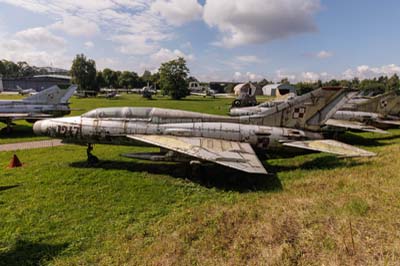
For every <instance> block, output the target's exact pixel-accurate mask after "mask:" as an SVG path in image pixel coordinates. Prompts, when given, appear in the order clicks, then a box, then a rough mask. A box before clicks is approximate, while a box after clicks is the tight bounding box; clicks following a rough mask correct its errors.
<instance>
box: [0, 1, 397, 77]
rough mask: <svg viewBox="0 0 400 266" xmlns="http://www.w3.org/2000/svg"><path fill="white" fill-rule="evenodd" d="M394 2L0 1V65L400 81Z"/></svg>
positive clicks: (209, 74)
mask: <svg viewBox="0 0 400 266" xmlns="http://www.w3.org/2000/svg"><path fill="white" fill-rule="evenodd" d="M399 20H400V1H396V0H382V1H376V0H321V1H320V0H199V1H197V0H52V1H50V0H0V37H1V41H0V58H4V59H8V60H13V61H27V62H28V63H30V64H32V65H37V66H54V67H62V68H66V69H69V67H70V66H71V61H72V59H73V57H74V56H75V55H76V54H77V53H84V54H85V55H86V56H88V57H89V58H92V59H95V60H96V63H97V67H98V69H103V68H105V67H109V68H112V69H116V70H131V71H135V72H138V73H139V74H141V73H143V71H144V70H145V69H148V70H150V71H154V70H155V69H157V68H158V67H159V65H160V63H161V62H164V61H168V60H171V59H173V58H175V57H177V56H183V57H185V58H186V60H187V61H188V65H189V68H190V70H191V74H192V75H194V76H196V77H197V78H199V79H200V80H202V81H212V80H214V81H216V80H219V81H221V80H225V81H231V80H235V81H247V80H259V79H260V78H261V77H265V78H267V79H270V80H271V79H273V80H280V79H281V78H283V77H287V78H289V79H291V80H292V81H299V80H310V81H311V80H316V79H322V80H326V79H331V78H337V79H342V78H346V79H351V78H353V77H354V76H357V77H359V78H370V77H373V76H379V75H392V74H394V73H398V74H399V73H400V67H399V65H400V52H399V48H400V34H399V28H398V27H399V26H398V25H399Z"/></svg>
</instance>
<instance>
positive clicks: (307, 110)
mask: <svg viewBox="0 0 400 266" xmlns="http://www.w3.org/2000/svg"><path fill="white" fill-rule="evenodd" d="M347 94H348V90H347V89H345V88H342V87H324V88H320V89H317V90H314V91H312V92H309V93H307V94H304V95H301V96H298V97H296V98H294V99H292V100H289V101H287V102H284V103H282V104H279V105H277V106H276V107H273V108H271V109H269V110H267V111H265V112H263V113H261V114H258V115H254V116H251V117H250V119H251V120H253V119H258V120H259V121H258V124H263V125H269V126H278V127H289V128H299V129H305V130H311V131H319V130H320V129H321V126H323V124H324V123H325V122H326V121H327V120H328V119H329V118H330V117H331V116H332V115H333V114H334V113H335V112H336V111H337V110H338V109H339V108H340V107H341V106H342V105H343V104H344V103H345V102H346V101H347V100H348V97H350V96H347ZM260 120H261V121H260Z"/></svg>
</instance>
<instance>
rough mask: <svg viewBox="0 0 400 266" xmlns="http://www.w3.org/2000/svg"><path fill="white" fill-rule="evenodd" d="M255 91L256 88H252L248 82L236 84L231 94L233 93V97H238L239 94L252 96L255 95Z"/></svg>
mask: <svg viewBox="0 0 400 266" xmlns="http://www.w3.org/2000/svg"><path fill="white" fill-rule="evenodd" d="M256 90H257V88H256V86H254V85H253V84H251V83H250V82H247V83H242V84H238V85H236V86H235V87H234V88H233V92H234V93H235V95H239V94H240V93H246V94H249V95H254V94H255V93H256Z"/></svg>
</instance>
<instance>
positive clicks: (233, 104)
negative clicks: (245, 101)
mask: <svg viewBox="0 0 400 266" xmlns="http://www.w3.org/2000/svg"><path fill="white" fill-rule="evenodd" d="M241 103H242V101H240V100H234V101H233V103H232V106H233V107H240V105H241Z"/></svg>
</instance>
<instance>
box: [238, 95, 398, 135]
mask: <svg viewBox="0 0 400 266" xmlns="http://www.w3.org/2000/svg"><path fill="white" fill-rule="evenodd" d="M347 98H348V101H347V102H346V103H343V102H342V103H340V106H339V107H340V110H338V111H337V112H336V113H335V114H334V115H333V116H332V117H331V118H330V119H328V120H326V122H325V124H326V126H327V127H326V129H328V130H330V131H335V130H336V129H335V128H344V129H353V130H361V131H368V132H376V133H387V132H386V131H384V130H382V129H385V128H388V127H390V126H398V125H400V118H399V117H397V116H395V115H397V114H399V112H400V97H399V96H396V94H395V93H393V92H392V93H386V94H382V95H378V96H375V97H372V98H360V97H358V96H357V93H356V92H349V94H348V96H347ZM292 100H293V98H289V99H283V102H286V101H289V102H290V101H292ZM281 103H282V100H280V99H277V100H274V101H270V102H266V103H262V104H260V105H258V106H254V107H245V108H234V109H231V110H230V115H231V116H243V115H244V116H245V115H255V114H258V113H262V112H265V111H267V110H269V109H271V108H272V109H273V107H275V106H278V105H279V104H281Z"/></svg>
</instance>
